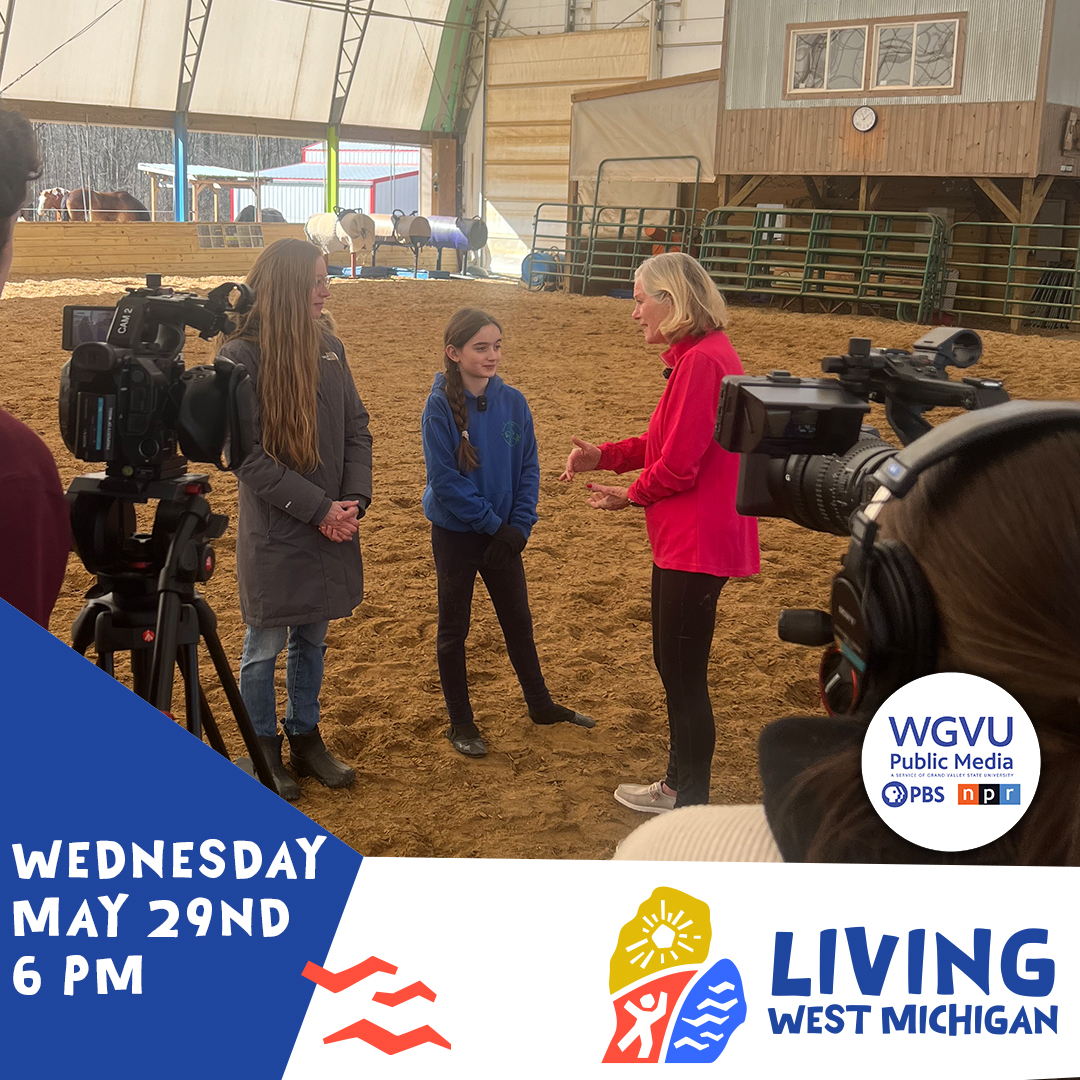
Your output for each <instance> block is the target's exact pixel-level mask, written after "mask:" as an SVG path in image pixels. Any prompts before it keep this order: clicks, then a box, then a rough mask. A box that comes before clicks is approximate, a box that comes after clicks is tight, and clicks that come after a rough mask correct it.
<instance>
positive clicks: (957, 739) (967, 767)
mask: <svg viewBox="0 0 1080 1080" xmlns="http://www.w3.org/2000/svg"><path fill="white" fill-rule="evenodd" d="M1041 764H1042V762H1041V756H1040V754H1039V741H1038V739H1037V738H1036V735H1035V729H1034V727H1032V724H1031V720H1030V719H1028V715H1027V713H1026V712H1024V710H1023V708H1022V706H1021V705H1020V703H1019V702H1018V701H1017V700H1016V698H1014V697H1013V696H1012V695H1011V694H1010V693H1008V692H1007V691H1005V690H1002V688H1001V687H1000V686H998V685H996V684H995V683H992V682H989V681H988V680H986V679H980V678H979V677H978V676H976V675H964V674H961V673H960V672H955V671H947V672H939V673H937V674H935V675H927V676H925V677H924V678H921V679H916V680H915V681H914V682H911V683H908V684H907V685H906V686H902V687H901V688H900V689H899V690H897V691H896V693H895V694H893V695H892V696H891V697H890V698H889V699H888V700H887V701H886V702H885V704H884V705H882V706H881V708H880V709H878V711H877V713H876V714H875V715H874V719H873V720H872V721H871V723H870V727H869V728H868V729H867V732H866V738H865V739H864V740H863V748H862V773H863V783H864V784H865V785H866V794H867V795H868V796H869V798H870V802H871V803H872V804H873V806H874V809H875V810H876V811H877V812H878V814H879V816H880V817H881V820H882V821H884V822H885V824H886V825H888V826H889V828H890V829H892V830H893V832H896V833H899V834H900V835H901V836H902V837H904V839H905V840H910V841H911V842H912V843H913V844H919V845H920V846H921V847H925V848H930V849H932V850H934V851H967V850H969V849H970V848H976V847H982V846H983V845H984V844H989V843H991V842H992V841H994V840H996V839H997V838H998V837H999V836H1003V835H1004V834H1005V833H1007V832H1008V831H1009V829H1011V828H1012V827H1013V826H1014V825H1015V824H1016V823H1017V822H1018V821H1019V820H1020V818H1022V817H1023V816H1024V813H1025V812H1026V811H1027V808H1028V807H1029V806H1030V805H1031V800H1032V798H1033V797H1034V795H1035V788H1036V787H1037V786H1038V783H1039V772H1040V769H1041Z"/></svg>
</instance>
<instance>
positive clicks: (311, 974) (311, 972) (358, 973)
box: [301, 956, 434, 1000]
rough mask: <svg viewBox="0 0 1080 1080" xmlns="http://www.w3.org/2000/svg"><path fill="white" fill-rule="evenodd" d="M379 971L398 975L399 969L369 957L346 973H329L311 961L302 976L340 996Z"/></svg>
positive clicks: (376, 958)
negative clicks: (342, 992)
mask: <svg viewBox="0 0 1080 1080" xmlns="http://www.w3.org/2000/svg"><path fill="white" fill-rule="evenodd" d="M377 971H383V972H385V973H386V974H387V975H396V974H397V968H396V967H395V966H394V965H393V964H388V963H387V962H386V961H385V960H380V959H379V958H378V957H377V956H369V957H368V958H367V959H366V960H363V961H361V962H360V963H359V964H357V965H355V966H354V967H351V968H346V969H345V970H344V971H327V970H326V968H322V967H319V965H318V964H313V963H312V962H311V961H310V960H309V961H308V962H307V965H306V966H305V968H304V970H303V972H302V973H301V974H302V975H303V976H304V978H305V979H310V980H311V981H312V982H313V983H315V984H316V985H317V986H321V987H323V989H324V990H329V991H330V993H331V994H340V993H341V991H342V990H348V989H349V987H350V986H355V985H356V984H357V983H358V982H362V981H363V980H364V979H366V978H367V977H368V976H369V975H374V974H375V972H377ZM432 1000H434V998H432Z"/></svg>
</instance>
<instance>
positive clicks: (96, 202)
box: [64, 188, 150, 221]
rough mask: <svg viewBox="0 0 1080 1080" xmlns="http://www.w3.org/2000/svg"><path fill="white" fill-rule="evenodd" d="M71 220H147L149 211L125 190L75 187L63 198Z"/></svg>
mask: <svg viewBox="0 0 1080 1080" xmlns="http://www.w3.org/2000/svg"><path fill="white" fill-rule="evenodd" d="M64 210H65V211H66V213H67V215H68V217H69V218H70V219H71V220H72V221H149V220H150V211H149V210H147V209H146V207H145V206H143V204H142V203H141V202H139V200H138V199H136V198H135V196H134V195H130V194H129V193H128V192H126V191H90V190H89V189H88V188H76V189H75V190H74V191H70V192H68V194H67V197H66V198H65V199H64Z"/></svg>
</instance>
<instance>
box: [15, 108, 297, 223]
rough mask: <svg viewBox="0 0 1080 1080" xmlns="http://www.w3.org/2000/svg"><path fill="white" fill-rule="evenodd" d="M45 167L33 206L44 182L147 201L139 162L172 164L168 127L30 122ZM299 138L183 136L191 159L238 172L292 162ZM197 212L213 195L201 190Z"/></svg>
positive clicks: (165, 197)
mask: <svg viewBox="0 0 1080 1080" xmlns="http://www.w3.org/2000/svg"><path fill="white" fill-rule="evenodd" d="M34 130H35V131H36V132H37V137H38V142H39V143H40V144H41V154H42V161H43V164H44V171H43V172H42V175H41V179H40V181H38V184H37V187H36V188H35V189H34V190H33V192H32V193H31V194H32V197H33V203H32V206H36V205H37V196H38V193H39V192H40V191H42V190H44V189H46V188H54V187H62V188H68V189H73V188H81V187H91V188H94V189H95V190H96V191H127V192H130V193H131V194H132V195H134V196H135V198H137V199H139V200H140V201H141V202H143V203H144V204H145V205H147V206H149V205H150V180H149V177H148V176H147V175H146V173H144V172H140V171H139V168H138V166H139V164H140V163H147V164H171V163H172V160H173V135H172V132H171V131H161V130H158V129H153V128H118V127H96V126H94V127H92V126H90V125H85V124H83V125H80V124H35V125H34ZM305 145H306V144H305V143H304V141H303V140H301V139H271V138H265V137H263V136H251V135H215V134H211V133H208V132H199V131H193V132H191V134H190V135H189V136H188V155H189V158H190V161H191V163H192V164H198V165H216V166H218V167H219V168H223V169H235V170H237V171H238V172H253V171H254V170H255V166H256V163H257V164H258V166H259V168H260V169H272V168H276V167H277V166H279V165H292V164H295V163H296V162H298V161H299V160H300V157H301V149H302V148H303V147H304V146H305ZM158 212H159V214H161V213H163V212H164V213H165V214H169V215H171V213H172V190H171V188H169V189H161V190H160V195H159V199H158ZM199 216H200V217H201V218H204V219H205V218H209V217H212V216H213V196H212V195H211V194H210V193H209V192H203V201H201V202H200V204H199Z"/></svg>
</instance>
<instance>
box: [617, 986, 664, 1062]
mask: <svg viewBox="0 0 1080 1080" xmlns="http://www.w3.org/2000/svg"><path fill="white" fill-rule="evenodd" d="M655 1001H656V999H655V998H654V997H653V996H652V994H646V995H645V996H644V997H643V998H642V999H641V1002H640V1004H639V1005H635V1004H634V1003H633V1002H632V1001H627V1002H626V1003H625V1004H624V1005H623V1008H624V1009H625V1010H626V1011H627V1012H628V1013H629V1014H630V1015H631V1016H633V1017H635V1018H636V1019H635V1021H634V1026H633V1027H632V1028H631V1029H630V1030H629V1031H628V1032H627V1033H626V1034H625V1035H624V1036H623V1037H622V1038H621V1039H620V1040H619V1049H620V1050H625V1049H626V1048H627V1047H628V1046H630V1045H631V1044H632V1043H633V1041H634V1040H635V1039H640V1040H641V1046H640V1048H639V1049H638V1055H637V1056H638V1057H639V1058H647V1057H648V1056H649V1054H651V1053H652V1029H653V1024H655V1023H656V1021H657V1020H660V1019H662V1018H663V1016H664V1014H665V1013H666V1012H667V994H666V993H662V994H661V995H660V1001H659V1003H658V1004H657V1005H656V1008H655V1009H654V1008H653V1003H654V1002H655ZM650 1010H651V1011H650Z"/></svg>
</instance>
